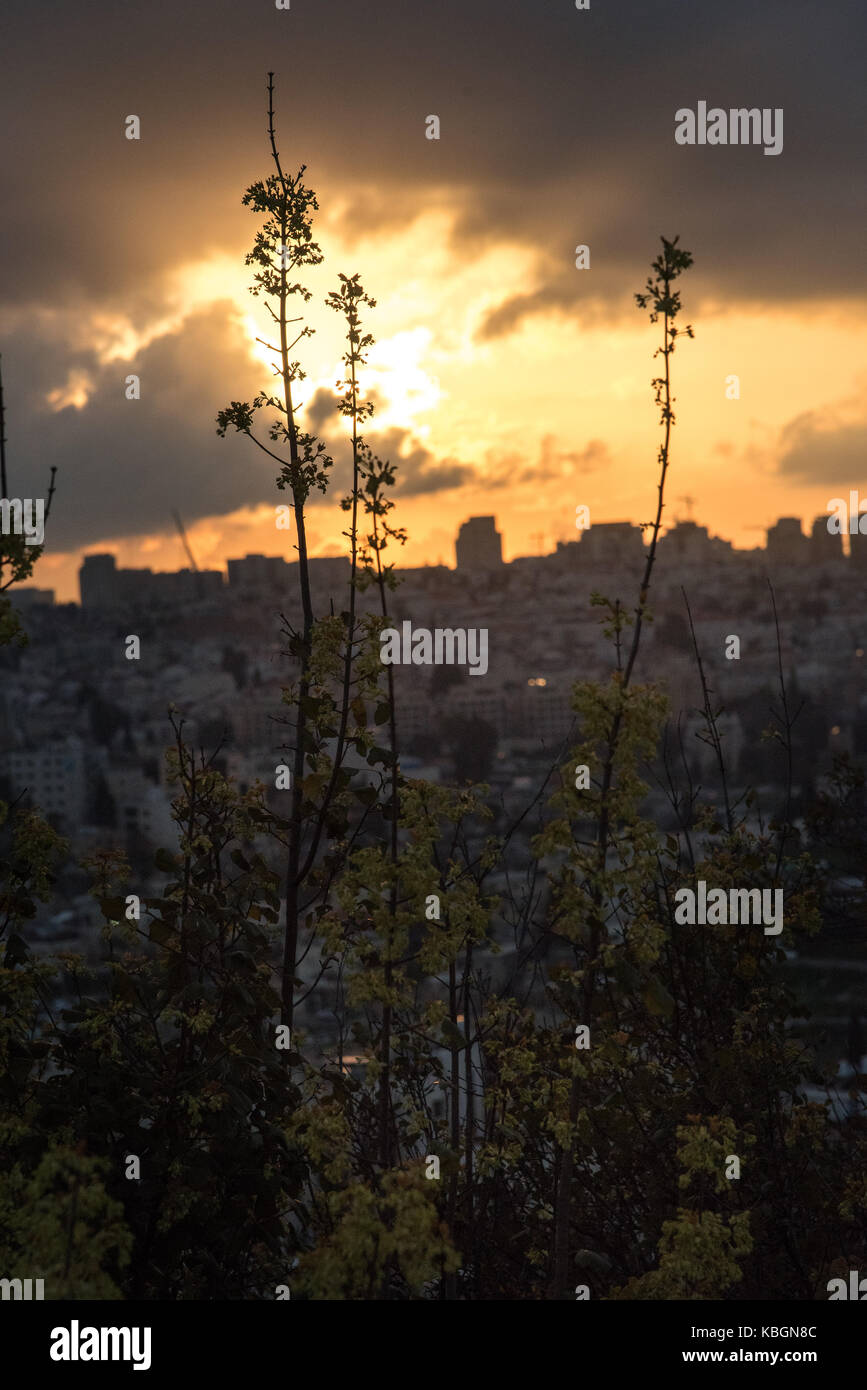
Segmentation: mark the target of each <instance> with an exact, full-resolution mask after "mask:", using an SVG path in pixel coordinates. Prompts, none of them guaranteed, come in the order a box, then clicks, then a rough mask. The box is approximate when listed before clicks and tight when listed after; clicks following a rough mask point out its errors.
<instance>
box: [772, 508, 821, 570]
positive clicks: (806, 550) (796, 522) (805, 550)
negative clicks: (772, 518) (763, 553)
mask: <svg viewBox="0 0 867 1390" xmlns="http://www.w3.org/2000/svg"><path fill="white" fill-rule="evenodd" d="M810 547H811V542H810V539H809V537H808V536H805V535H804V533H803V531H802V530H801V519H800V517H797V516H781V517H780V519H779V521H776V522H775V523H774V525H773V526H769V527H768V535H767V550H768V562H769V564H777V565H803V564H804V563H805V562H807V561H808V560H809V558H810Z"/></svg>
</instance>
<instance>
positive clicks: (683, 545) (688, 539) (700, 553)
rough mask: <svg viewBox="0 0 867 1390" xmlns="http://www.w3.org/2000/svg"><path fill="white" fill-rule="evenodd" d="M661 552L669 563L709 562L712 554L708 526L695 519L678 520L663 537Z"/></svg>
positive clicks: (697, 563) (702, 563) (700, 563)
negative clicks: (700, 524)
mask: <svg viewBox="0 0 867 1390" xmlns="http://www.w3.org/2000/svg"><path fill="white" fill-rule="evenodd" d="M659 553H660V557H661V558H662V559H664V560H665V561H666V562H667V563H669V564H671V563H674V564H676V565H704V564H707V563H708V561H709V560H710V558H711V554H712V547H711V540H710V536H709V535H708V530H707V527H706V526H699V525H698V523H697V522H695V521H678V522H677V523H676V525H674V526H672V528H671V530H670V531H666V533H665V535H664V536H663V537H662V540H661V541H660V543H659Z"/></svg>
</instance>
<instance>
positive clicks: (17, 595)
mask: <svg viewBox="0 0 867 1390" xmlns="http://www.w3.org/2000/svg"><path fill="white" fill-rule="evenodd" d="M8 598H9V602H10V603H11V604H12V607H13V608H17V609H18V610H19V612H22V613H29V611H30V609H31V608H44V607H46V606H47V607H50V606H51V605H52V604H53V603H54V590H53V589H35V588H33V587H32V586H27V587H25V588H23V589H10V590H9V594H8Z"/></svg>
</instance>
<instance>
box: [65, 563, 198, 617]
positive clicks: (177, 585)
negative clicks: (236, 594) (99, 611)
mask: <svg viewBox="0 0 867 1390" xmlns="http://www.w3.org/2000/svg"><path fill="white" fill-rule="evenodd" d="M78 587H79V590H80V593H81V605H82V607H83V608H109V607H113V606H115V605H118V604H122V605H124V606H132V607H135V606H136V605H146V604H152V603H158V604H159V603H167V604H171V603H180V604H186V603H196V602H199V601H200V600H202V599H208V598H218V597H219V596H220V594H221V593H222V592H223V588H224V584H223V575H222V571H221V570H191V569H183V570H168V571H165V572H162V573H158V574H154V571H153V570H150V569H140V570H119V569H118V568H117V561H116V559H115V557H114V555H85V557H84V563H83V564H82V566H81V569H80V570H79V571H78Z"/></svg>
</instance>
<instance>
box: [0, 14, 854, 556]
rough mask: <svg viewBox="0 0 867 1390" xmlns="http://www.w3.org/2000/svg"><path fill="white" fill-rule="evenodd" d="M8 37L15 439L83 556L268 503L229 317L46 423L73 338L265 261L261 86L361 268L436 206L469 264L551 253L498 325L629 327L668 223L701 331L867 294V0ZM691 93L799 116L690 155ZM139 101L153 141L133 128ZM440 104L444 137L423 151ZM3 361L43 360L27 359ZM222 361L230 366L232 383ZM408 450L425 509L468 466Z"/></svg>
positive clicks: (126, 25) (509, 290) (332, 19)
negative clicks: (580, 260) (51, 493)
mask: <svg viewBox="0 0 867 1390" xmlns="http://www.w3.org/2000/svg"><path fill="white" fill-rule="evenodd" d="M2 25H3V32H2V46H3V54H4V72H3V83H2V87H0V117H2V121H3V131H4V140H3V142H2V148H0V180H2V183H0V187H2V188H3V217H2V219H0V265H2V267H3V271H2V281H0V297H2V303H0V311H2V308H3V306H4V305H5V307H6V310H7V314H8V312H9V311H10V310H11V311H12V312H13V313H15V314H16V316H17V320H18V322H19V323H20V322H21V319H22V316H24V317H25V318H26V317H27V316H29V318H30V320H31V327H30V329H28V330H27V331H26V332H25V331H24V330H23V329H22V330H20V331H18V332H16V333H15V334H14V335H13V336H12V337H11V338H10V336H9V335H8V334H7V335H4V341H3V342H0V348H3V349H5V352H6V359H5V360H6V362H7V363H8V366H7V375H8V376H9V378H10V390H9V392H8V399H9V403H10V407H12V406H13V404H14V405H15V408H17V410H18V412H19V423H20V424H21V426H22V428H21V430H20V431H19V442H20V443H21V444H22V445H23V444H25V443H26V447H27V451H28V457H29V458H30V459H31V460H32V461H33V462H34V465H35V464H36V462H37V461H38V465H39V468H40V469H43V468H44V466H45V465H46V463H47V462H48V461H49V460H52V459H58V460H59V461H60V462H61V463H62V465H63V469H64V472H63V475H62V476H63V479H64V480H65V479H66V478H70V479H72V478H74V479H75V485H74V488H70V489H69V491H68V492H67V494H66V497H65V507H66V508H67V510H66V512H65V517H64V519H63V520H61V517H60V510H61V509H60V506H59V500H60V495H61V494H60V493H58V511H57V520H56V523H55V536H56V538H59V537H60V535H63V536H64V537H65V540H66V541H67V542H69V543H72V542H73V541H77V542H80V541H84V540H86V539H88V538H90V537H92V536H93V535H94V531H95V530H96V532H97V533H98V534H101V535H106V534H111V533H112V532H114V533H115V534H119V533H120V532H121V531H127V532H129V531H138V530H144V529H147V528H148V527H149V526H153V525H161V524H162V518H163V516H164V515H165V512H166V511H167V510H168V509H170V507H171V506H173V505H174V506H178V507H179V508H180V509H181V510H182V512H185V513H187V514H189V515H190V516H194V515H200V514H202V512H203V511H207V512H208V513H211V514H212V513H215V512H218V511H220V510H221V509H226V510H229V509H231V508H232V507H234V506H237V505H239V504H240V503H241V502H243V501H247V502H253V501H256V500H259V499H260V498H262V497H264V496H268V497H270V496H272V495H273V493H272V491H271V488H272V482H273V479H272V473H271V471H270V470H271V469H272V464H271V462H270V461H269V460H267V459H266V458H265V457H264V455H262V456H260V458H255V457H250V455H251V454H255V451H254V450H252V449H249V448H248V451H247V453H246V454H245V455H244V461H243V463H242V462H241V461H240V457H239V455H240V451H241V444H242V442H241V441H238V440H237V439H236V440H234V441H233V442H232V443H231V444H230V443H228V442H220V441H218V440H216V438H215V437H214V435H213V433H212V406H213V402H212V401H211V399H210V396H209V394H208V393H209V392H210V391H212V388H213V384H214V382H217V383H218V382H219V381H221V380H224V379H231V380H232V381H233V382H237V383H238V386H237V389H236V390H235V391H234V394H238V395H240V394H242V392H241V382H242V381H243V382H246V381H247V380H248V379H249V375H250V367H249V363H248V360H247V358H246V355H245V352H244V350H243V349H242V346H241V340H240V337H239V336H238V335H237V334H236V333H234V330H233V329H232V327H231V325H230V323H229V321H228V319H227V318H226V317H225V315H223V318H222V321H220V316H219V314H218V315H217V318H216V319H214V320H212V321H211V328H212V331H213V336H211V337H209V336H208V335H207V333H204V336H195V335H199V334H200V333H201V331H202V329H201V324H199V325H198V326H197V324H196V323H189V324H188V325H187V326H186V327H185V329H184V330H183V334H178V335H176V336H177V342H176V343H174V344H173V343H172V342H170V341H163V342H162V343H161V344H155V345H154V347H153V348H152V350H151V352H152V354H153V356H152V360H151V362H150V364H149V366H148V372H149V373H150V381H151V385H153V384H155V383H157V382H159V383H161V384H160V387H159V394H160V399H159V400H157V396H156V394H155V393H153V392H152V391H151V390H150V388H146V391H145V395H144V397H143V400H142V401H141V402H139V403H137V404H132V403H128V402H125V401H124V400H123V397H122V393H121V395H120V397H119V398H116V397H115V396H114V395H113V392H114V391H115V386H114V384H113V383H112V384H109V380H108V377H107V376H106V375H105V373H104V372H103V371H101V370H97V368H96V367H94V365H93V363H90V364H89V365H90V370H91V371H92V373H93V375H94V380H95V385H96V394H95V396H94V397H93V398H92V402H91V404H90V405H89V406H88V407H87V409H86V410H84V411H80V412H76V411H74V410H72V409H69V410H66V411H64V412H61V413H60V414H59V415H50V414H47V413H46V412H45V410H44V405H43V401H42V397H41V396H40V393H39V390H38V389H37V388H38V384H39V383H40V382H42V381H43V380H45V381H50V382H51V383H52V384H54V383H56V381H57V379H58V377H60V376H62V375H63V372H64V371H65V369H66V367H67V365H71V364H74V365H75V366H76V367H77V368H78V369H82V370H83V369H87V368H88V364H87V362H86V361H82V356H81V353H80V352H76V351H74V343H73V337H74V335H67V337H64V324H68V323H70V322H71V321H72V318H73V317H74V316H75V315H76V314H78V313H79V312H80V314H81V317H82V320H85V319H86V318H87V316H88V314H91V313H94V312H102V313H108V314H114V315H117V314H119V313H121V314H124V315H126V316H127V317H128V318H129V319H130V320H131V321H132V322H133V323H135V324H136V325H141V324H142V323H144V322H147V321H148V320H152V319H153V318H154V316H156V315H158V314H160V313H161V312H163V311H164V307H165V305H164V285H163V283H162V277H163V275H164V272H165V271H166V270H167V269H170V268H172V267H174V266H176V265H178V264H180V263H181V262H184V261H190V260H196V259H199V258H202V257H204V256H206V255H208V254H209V253H212V252H217V251H225V252H229V253H231V254H232V255H233V256H235V255H240V254H241V253H242V252H243V250H245V249H246V248H247V246H248V245H249V243H250V241H251V239H252V235H253V231H254V228H255V220H254V219H253V218H252V217H251V215H250V213H249V212H248V211H247V210H245V209H243V208H242V207H241V205H240V197H241V194H242V192H243V190H244V188H245V187H246V185H247V184H248V183H250V182H251V181H252V180H253V179H255V178H258V177H260V176H262V175H263V174H265V173H267V172H268V167H269V166H268V160H267V149H266V145H265V138H264V106H265V96H264V81H265V74H266V72H267V70H268V69H274V70H275V72H276V74H277V99H278V130H279V146H280V150H281V153H282V155H283V157H284V160H285V162H286V163H287V165H289V166H291V167H292V168H295V167H297V165H298V164H299V163H301V162H302V161H304V162H306V163H307V164H308V174H307V179H308V182H309V183H311V184H312V186H313V187H314V188H315V189H316V190H317V192H318V194H319V198H320V203H321V205H322V208H323V211H328V212H329V213H334V214H335V215H336V213H337V211H338V210H340V209H342V212H341V217H342V230H343V232H344V234H345V235H346V237H347V238H349V240H350V244H355V243H357V244H358V246H359V261H358V263H359V268H361V269H362V270H363V243H364V238H365V237H366V236H375V235H377V234H382V235H385V234H387V233H389V232H390V231H392V230H394V229H396V228H398V227H400V226H401V225H403V224H406V223H407V222H409V221H410V220H411V219H412V218H414V217H415V216H417V215H418V213H419V212H420V211H421V210H423V209H424V208H425V207H445V208H447V209H449V210H451V211H452V212H453V213H454V214H455V224H454V231H453V234H452V241H451V245H450V248H449V249H450V251H451V252H452V254H453V255H454V257H455V260H456V262H458V263H460V262H463V261H465V260H467V259H468V258H470V257H472V256H474V255H476V254H480V253H482V252H483V251H484V250H485V249H486V248H487V247H489V246H495V245H497V244H501V243H508V242H513V243H516V244H519V245H521V246H523V247H526V248H530V249H531V251H532V252H533V253H534V256H535V263H536V269H535V273H534V275H533V276H532V278H531V280H530V281H529V282H526V283H524V282H521V283H514V282H509V281H504V283H503V284H502V286H501V295H500V302H499V305H498V306H496V307H495V308H494V309H493V310H492V312H491V313H490V314H489V316H488V318H487V320H486V321H484V322H483V324H482V325H481V326H480V332H481V333H482V334H483V335H486V336H488V337H496V336H502V335H503V334H506V333H509V332H511V331H513V330H514V329H516V328H518V327H519V326H520V324H521V323H522V322H523V320H525V319H526V318H527V317H528V316H530V315H533V314H538V313H551V312H558V313H564V314H569V315H571V316H573V317H576V318H578V319H580V320H581V321H584V322H587V321H595V320H598V319H599V318H600V316H603V315H604V316H606V317H607V318H609V319H610V318H611V317H612V316H613V315H615V314H621V313H634V312H636V311H635V310H634V306H633V304H632V299H631V296H632V293H633V292H634V291H635V290H636V289H640V288H641V287H642V284H643V280H644V276H645V273H646V266H647V264H648V261H649V259H650V258H651V256H652V255H653V254H654V252H655V250H656V247H657V246H658V237H659V235H660V233H665V235H667V236H671V235H674V234H675V233H679V234H680V237H681V243H682V245H684V246H686V247H687V248H689V249H690V250H692V251H693V253H694V255H695V257H696V268H695V271H694V272H692V273H691V277H690V280H691V283H690V287H689V303H688V304H687V313H688V314H691V313H693V312H694V311H695V310H694V307H693V306H695V305H698V304H699V303H700V301H701V298H702V297H703V296H708V297H710V298H712V299H713V300H714V302H715V303H717V304H719V303H723V304H728V305H730V306H731V307H732V309H733V311H734V310H736V308H737V306H738V304H739V303H741V302H743V301H745V300H753V301H757V302H764V303H767V304H768V305H773V304H774V303H779V302H791V301H794V300H796V299H798V298H803V297H806V298H809V297H820V296H829V295H836V296H850V297H856V296H862V295H863V294H864V293H865V289H867V269H865V260H864V256H863V223H864V192H863V180H862V178H861V176H860V167H861V162H862V159H863V149H862V145H863V137H862V132H863V129H864V120H865V84H864V81H863V57H862V55H863V51H864V39H865V36H867V9H865V7H864V5H863V0H827V3H823V4H822V5H816V4H815V3H814V0H764V2H763V3H762V4H761V5H757V4H756V3H755V0H729V3H722V0H718V2H717V3H707V4H702V3H696V0H593V3H592V8H591V9H590V10H588V11H581V12H579V11H576V10H575V8H574V5H573V4H572V2H571V0H545V3H543V4H540V3H539V0H520V2H519V0H438V3H437V4H436V5H425V4H417V3H407V0H379V3H377V4H376V5H375V6H370V5H362V4H359V3H357V0H297V3H295V4H293V6H292V8H291V9H290V10H281V11H278V10H276V8H274V6H273V5H271V4H269V0H259V3H258V4H252V3H249V0H248V2H247V3H240V0H213V3H208V4H205V5H202V4H198V3H197V4H194V3H192V0H177V3H176V4H175V5H174V6H172V7H169V8H166V7H163V6H159V5H147V4H142V5H132V6H126V5H123V6H122V5H118V4H117V3H116V0H89V3H88V4H87V5H85V6H72V5H61V4H59V3H49V2H48V0H46V3H41V4H33V3H32V0H4V6H3V18H2ZM699 100H706V101H707V102H708V103H709V104H710V105H720V106H723V107H726V108H728V107H730V106H758V107H770V108H776V107H782V108H783V109H784V112H785V124H784V149H783V153H782V154H781V155H780V156H778V157H774V158H768V157H765V156H764V155H763V154H762V151H761V149H759V148H753V147H749V148H737V147H681V146H677V145H676V144H675V142H674V113H675V111H676V110H677V109H678V108H679V107H683V106H689V107H693V108H694V107H695V106H696V104H697V102H698V101H699ZM133 113H134V114H136V115H138V116H139V117H140V118H141V122H142V138H141V140H140V141H138V142H135V141H127V140H126V139H125V138H124V134H123V128H124V127H123V123H124V118H125V117H126V116H127V115H128V114H133ZM430 113H436V114H437V115H439V117H440V119H441V122H442V129H441V139H440V140H439V141H428V140H426V139H425V138H424V118H425V116H427V115H428V114H430ZM578 243H587V244H589V245H590V247H591V267H592V268H591V270H590V271H578V270H576V269H575V267H574V248H575V246H576V245H577V244H578ZM369 288H370V290H371V292H372V293H374V294H375V293H376V289H377V287H376V286H373V285H371V286H369ZM37 309H39V310H42V311H49V310H50V311H51V312H52V313H54V314H56V315H57V316H58V317H57V320H56V322H52V321H50V320H49V319H46V318H45V317H37V315H36V311H37ZM190 334H192V335H194V336H195V345H196V354H195V356H194V355H193V354H192V353H190V352H189V351H186V350H185V349H184V343H183V341H182V339H184V337H186V342H187V344H189V342H190V341H191V339H190V337H189V335H190ZM13 345H14V353H15V356H16V358H17V360H18V361H19V362H24V361H26V362H27V363H28V367H27V371H26V372H25V371H24V370H23V369H21V368H20V367H19V368H18V369H13V365H12V348H13ZM172 352H174V354H175V356H174V359H172ZM215 353H216V355H217V356H219V355H220V354H223V357H224V359H228V358H231V359H232V361H231V362H229V361H228V360H224V361H223V363H222V367H225V368H226V369H227V371H226V374H225V375H222V374H221V373H222V367H220V365H219V364H216V363H215V362H214V360H213V358H214V354H215ZM209 359H210V361H209ZM229 367H231V368H232V374H231V376H229V374H228V368H229ZM143 370H144V369H143ZM13 374H14V375H16V376H17V386H18V388H19V390H20V392H21V394H20V395H19V397H18V399H17V401H15V402H13V391H12V389H11V386H12V382H11V378H12V376H13ZM257 384H258V382H256V383H254V385H253V386H251V388H250V389H251V394H252V391H253V390H254V389H255V385H257ZM222 403H223V402H222V401H219V402H217V404H218V405H219V404H222ZM325 408H326V407H325V402H324V400H320V401H318V404H317V405H314V413H315V412H316V410H324V409H325ZM134 409H135V410H138V411H139V414H138V417H137V425H136V429H135V431H132V430H129V428H128V426H127V421H128V419H129V417H128V415H126V414H124V411H127V410H134ZM326 418H327V417H326V416H323V417H322V419H323V422H325V420H326ZM22 457H24V455H23V454H19V458H22ZM260 460H261V461H260ZM405 462H406V466H405V471H404V473H403V481H402V486H403V489H404V491H405V492H406V493H407V494H410V493H412V492H420V491H421V492H423V491H431V490H434V489H435V488H437V487H442V486H454V485H457V483H459V482H460V481H464V480H466V479H467V476H468V474H467V472H466V471H465V470H466V467H467V466H466V465H464V464H461V463H459V462H455V461H439V462H438V461H436V460H432V459H429V458H427V457H425V456H424V451H423V450H422V451H421V452H420V453H419V454H418V455H416V454H414V453H411V454H410V457H409V458H408V460H406V461H405ZM148 470H150V471H149V472H148ZM447 479H450V480H451V481H449V482H447V481H445V480H447ZM61 486H63V483H61ZM162 486H165V487H168V488H169V491H167V492H166V491H164V492H162V493H161V487H162Z"/></svg>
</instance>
